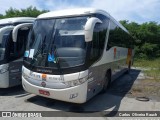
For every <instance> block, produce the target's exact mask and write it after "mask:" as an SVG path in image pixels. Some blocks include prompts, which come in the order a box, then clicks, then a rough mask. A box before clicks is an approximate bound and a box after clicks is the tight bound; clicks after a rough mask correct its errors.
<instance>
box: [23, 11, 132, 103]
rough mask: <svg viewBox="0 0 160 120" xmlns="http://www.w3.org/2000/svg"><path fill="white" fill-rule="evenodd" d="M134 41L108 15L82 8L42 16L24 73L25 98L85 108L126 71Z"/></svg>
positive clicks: (32, 34)
mask: <svg viewBox="0 0 160 120" xmlns="http://www.w3.org/2000/svg"><path fill="white" fill-rule="evenodd" d="M132 42H133V41H132V38H131V37H130V35H129V32H128V31H127V30H126V29H125V28H124V27H123V26H122V25H121V24H120V23H119V22H117V21H116V20H115V19H114V18H112V17H111V16H110V15H109V14H108V13H107V12H105V11H103V10H98V9H93V8H84V9H67V10H60V11H53V12H48V13H45V14H41V15H39V16H38V18H37V19H36V20H35V23H34V25H33V29H31V31H30V33H29V37H28V44H27V47H26V51H25V56H24V62H23V67H22V84H23V88H24V89H25V90H26V91H28V92H29V93H34V94H37V95H40V96H44V97H48V98H53V99H57V100H61V101H67V102H72V103H84V102H86V101H87V100H89V99H90V98H92V97H93V96H95V95H96V94H97V93H99V92H101V91H103V92H105V91H106V89H107V87H108V86H109V84H110V83H111V81H112V80H114V79H116V78H117V77H118V76H119V75H121V74H122V73H124V72H125V71H127V70H129V69H130V66H131V63H132V45H133V43H132Z"/></svg>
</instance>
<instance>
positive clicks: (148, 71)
mask: <svg viewBox="0 0 160 120" xmlns="http://www.w3.org/2000/svg"><path fill="white" fill-rule="evenodd" d="M133 66H134V67H141V68H142V70H143V72H144V74H145V75H146V76H148V77H153V78H154V79H155V80H160V58H157V59H154V60H144V59H136V60H135V61H134V65H133Z"/></svg>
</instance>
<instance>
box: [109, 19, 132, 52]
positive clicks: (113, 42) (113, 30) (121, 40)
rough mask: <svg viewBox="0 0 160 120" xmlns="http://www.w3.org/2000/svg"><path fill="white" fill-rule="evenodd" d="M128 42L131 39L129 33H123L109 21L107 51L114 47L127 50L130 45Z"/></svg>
mask: <svg viewBox="0 0 160 120" xmlns="http://www.w3.org/2000/svg"><path fill="white" fill-rule="evenodd" d="M130 41H132V39H131V36H130V35H129V33H127V32H125V31H124V30H123V29H121V28H120V27H119V26H117V25H116V24H115V23H114V22H112V21H110V32H109V39H108V43H107V49H110V48H111V47H114V46H118V47H124V48H129V47H130V45H131V44H132V43H130Z"/></svg>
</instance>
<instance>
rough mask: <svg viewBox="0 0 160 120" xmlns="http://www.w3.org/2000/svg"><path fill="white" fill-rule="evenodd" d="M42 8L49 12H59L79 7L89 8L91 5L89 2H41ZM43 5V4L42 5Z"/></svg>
mask: <svg viewBox="0 0 160 120" xmlns="http://www.w3.org/2000/svg"><path fill="white" fill-rule="evenodd" d="M40 1H41V2H40V6H41V7H43V8H45V9H49V10H59V9H68V8H77V7H87V6H89V4H90V3H91V1H88V0H79V1H78V0H46V1H45V2H42V1H44V0H40ZM41 3H43V4H41Z"/></svg>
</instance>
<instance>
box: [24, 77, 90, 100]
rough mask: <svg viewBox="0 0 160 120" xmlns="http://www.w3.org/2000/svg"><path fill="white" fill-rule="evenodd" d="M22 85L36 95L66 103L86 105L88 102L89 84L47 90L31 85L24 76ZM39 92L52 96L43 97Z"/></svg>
mask: <svg viewBox="0 0 160 120" xmlns="http://www.w3.org/2000/svg"><path fill="white" fill-rule="evenodd" d="M22 85H23V88H24V89H25V90H26V91H27V92H29V93H33V94H36V95H40V96H44V97H48V98H52V99H56V100H61V101H66V102H72V103H84V102H86V100H87V86H88V82H87V81H86V82H85V83H83V84H81V85H78V86H75V87H70V88H65V89H51V88H45V87H40V86H36V85H33V84H31V83H29V82H28V81H27V80H25V79H24V77H23V76H22ZM39 90H44V91H48V92H49V93H50V94H49V95H48V96H46V95H42V94H40V93H39Z"/></svg>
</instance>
